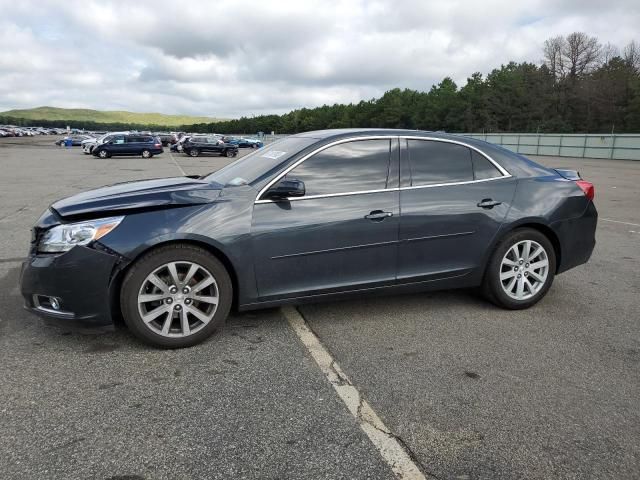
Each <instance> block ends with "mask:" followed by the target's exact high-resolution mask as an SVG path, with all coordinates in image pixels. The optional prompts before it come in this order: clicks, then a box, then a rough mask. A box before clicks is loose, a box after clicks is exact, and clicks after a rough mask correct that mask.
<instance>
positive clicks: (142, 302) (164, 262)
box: [120, 244, 233, 348]
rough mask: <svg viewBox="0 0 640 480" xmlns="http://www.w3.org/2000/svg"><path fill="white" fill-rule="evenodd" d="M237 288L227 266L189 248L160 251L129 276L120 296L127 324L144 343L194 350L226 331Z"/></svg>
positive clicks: (198, 249)
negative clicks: (218, 330) (215, 335)
mask: <svg viewBox="0 0 640 480" xmlns="http://www.w3.org/2000/svg"><path fill="white" fill-rule="evenodd" d="M232 298H233V286H232V283H231V279H230V277H229V274H228V272H227V270H226V269H225V267H224V265H222V263H221V262H220V261H218V259H217V258H215V257H214V256H212V255H211V254H209V253H208V252H207V251H205V250H203V249H201V248H198V247H195V246H193V245H187V244H174V245H169V246H166V247H162V248H159V249H157V250H154V251H152V252H150V253H149V254H147V255H145V256H143V257H142V258H141V259H140V260H138V261H137V262H136V263H135V264H134V265H133V266H132V267H131V269H130V270H129V272H128V273H127V275H126V277H125V279H124V281H123V283H122V290H121V294H120V305H121V308H122V313H123V316H124V320H125V323H126V324H127V326H128V327H129V329H130V330H131V331H132V332H133V334H134V335H136V336H137V337H138V338H140V339H141V340H143V341H144V342H146V343H149V344H152V345H156V346H159V347H163V348H181V347H189V346H192V345H195V344H197V343H200V342H202V341H203V340H204V339H206V338H207V337H209V336H210V335H211V334H213V333H214V332H215V331H216V330H217V329H218V328H219V327H220V326H222V325H223V324H224V322H225V320H226V319H227V316H228V315H229V311H230V309H231V303H232Z"/></svg>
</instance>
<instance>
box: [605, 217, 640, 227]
mask: <svg viewBox="0 0 640 480" xmlns="http://www.w3.org/2000/svg"><path fill="white" fill-rule="evenodd" d="M600 220H602V221H603V222H611V223H621V224H622V225H631V226H632V227H640V223H631V222H621V221H620V220H611V219H609V218H601V219H600Z"/></svg>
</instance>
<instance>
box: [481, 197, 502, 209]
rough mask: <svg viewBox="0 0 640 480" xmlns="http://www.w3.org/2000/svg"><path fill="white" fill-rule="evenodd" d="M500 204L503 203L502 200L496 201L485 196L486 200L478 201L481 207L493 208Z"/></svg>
mask: <svg viewBox="0 0 640 480" xmlns="http://www.w3.org/2000/svg"><path fill="white" fill-rule="evenodd" d="M500 204H502V202H496V201H495V200H493V199H492V198H485V199H484V200H482V201H481V202H479V203H478V206H479V207H480V208H493V207H496V206H498V205H500Z"/></svg>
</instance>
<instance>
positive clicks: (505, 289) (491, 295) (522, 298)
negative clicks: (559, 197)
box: [483, 228, 556, 310]
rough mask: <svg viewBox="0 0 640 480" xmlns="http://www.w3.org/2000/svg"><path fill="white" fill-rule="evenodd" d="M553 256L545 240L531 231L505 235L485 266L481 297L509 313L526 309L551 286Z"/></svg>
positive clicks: (529, 229) (538, 233) (554, 260)
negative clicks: (507, 310) (509, 310)
mask: <svg viewBox="0 0 640 480" xmlns="http://www.w3.org/2000/svg"><path fill="white" fill-rule="evenodd" d="M555 271H556V255H555V250H554V249H553V245H552V244H551V242H550V241H549V239H548V238H547V237H546V236H545V235H544V234H542V233H541V232H539V231H538V230H534V229H531V228H523V229H518V230H515V231H513V232H511V233H510V234H508V235H507V236H506V237H505V238H504V239H503V240H502V241H501V242H500V243H499V244H498V246H497V247H496V249H495V251H494V252H493V255H492V257H491V259H490V261H489V264H488V266H487V270H486V273H485V279H484V284H483V292H484V294H485V296H486V297H487V298H488V299H489V300H490V301H492V302H493V303H495V304H496V305H498V306H500V307H503V308H508V309H512V310H517V309H523V308H528V307H530V306H532V305H534V304H535V303H537V302H538V301H539V300H540V299H541V298H542V297H544V296H545V295H546V293H547V291H548V290H549V288H550V287H551V284H552V283H553V278H554V276H555Z"/></svg>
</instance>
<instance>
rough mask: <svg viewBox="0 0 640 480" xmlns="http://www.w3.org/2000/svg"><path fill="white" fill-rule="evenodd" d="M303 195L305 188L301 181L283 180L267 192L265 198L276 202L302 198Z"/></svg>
mask: <svg viewBox="0 0 640 480" xmlns="http://www.w3.org/2000/svg"><path fill="white" fill-rule="evenodd" d="M304 194H305V188H304V182H303V181H301V180H295V179H286V178H283V179H282V180H280V181H279V182H278V183H276V184H275V185H273V186H272V187H271V188H270V189H269V190H267V195H266V197H267V198H270V199H272V200H277V199H282V198H287V197H304Z"/></svg>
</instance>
